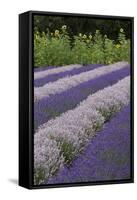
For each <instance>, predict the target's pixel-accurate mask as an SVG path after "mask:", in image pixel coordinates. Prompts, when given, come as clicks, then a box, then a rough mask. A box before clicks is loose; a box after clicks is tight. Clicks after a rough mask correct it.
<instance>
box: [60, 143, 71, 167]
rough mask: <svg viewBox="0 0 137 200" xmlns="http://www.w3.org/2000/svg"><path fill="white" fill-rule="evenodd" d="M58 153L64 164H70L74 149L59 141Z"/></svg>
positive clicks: (69, 144)
mask: <svg viewBox="0 0 137 200" xmlns="http://www.w3.org/2000/svg"><path fill="white" fill-rule="evenodd" d="M59 146H60V152H61V154H62V155H63V157H64V159H65V163H66V164H70V163H71V162H72V160H73V159H74V157H75V148H74V146H73V145H72V144H71V143H68V142H66V141H63V140H62V141H59Z"/></svg>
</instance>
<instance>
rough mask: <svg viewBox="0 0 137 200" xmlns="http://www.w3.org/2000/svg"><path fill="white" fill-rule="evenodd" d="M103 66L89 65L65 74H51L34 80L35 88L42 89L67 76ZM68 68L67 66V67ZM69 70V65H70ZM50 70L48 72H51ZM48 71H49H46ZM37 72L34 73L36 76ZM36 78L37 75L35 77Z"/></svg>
mask: <svg viewBox="0 0 137 200" xmlns="http://www.w3.org/2000/svg"><path fill="white" fill-rule="evenodd" d="M101 66H104V64H89V65H83V66H82V67H79V68H73V69H72V70H67V71H63V72H59V73H55V74H49V75H46V76H44V77H42V78H38V79H35V80H34V87H41V86H43V85H45V84H47V83H49V82H54V81H57V80H58V79H60V78H64V77H67V76H73V75H76V74H80V73H82V72H86V71H90V70H93V69H97V68H99V67H101ZM52 68H53V66H50V67H49V69H50V70H52ZM66 68H67V66H66ZM68 68H69V65H68ZM49 69H48V70H49ZM39 70H41V71H42V70H44V69H43V68H40V69H39ZM45 70H47V69H45ZM35 73H37V72H34V74H35ZM34 76H35V75H34Z"/></svg>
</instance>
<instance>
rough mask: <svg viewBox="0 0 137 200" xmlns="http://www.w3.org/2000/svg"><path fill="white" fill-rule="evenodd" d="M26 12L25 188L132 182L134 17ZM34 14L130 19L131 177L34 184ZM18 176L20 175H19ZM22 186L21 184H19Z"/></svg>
mask: <svg viewBox="0 0 137 200" xmlns="http://www.w3.org/2000/svg"><path fill="white" fill-rule="evenodd" d="M23 14H28V16H29V35H28V37H29V61H28V66H29V147H28V148H29V160H28V161H27V162H28V165H29V169H28V171H29V183H28V185H27V186H23V187H26V188H27V189H46V188H61V187H77V186H91V185H92V186H94V185H108V184H109V185H110V184H123V183H134V17H129V16H127V17H126V16H114V15H94V14H80V13H62V12H46V11H27V12H25V13H21V14H19V16H20V15H23ZM34 15H54V16H57V15H60V16H77V17H90V18H91V17H92V18H97V19H99V18H104V19H122V20H130V21H131V121H130V124H131V163H130V166H131V168H130V169H131V177H130V178H129V179H122V180H109V181H94V182H76V183H62V184H47V185H46V184H45V185H34V184H33V175H34V171H33V169H34V162H33V148H34V145H33V144H34V143H33V141H34V140H33V125H34V121H33V107H34V105H33V99H34V86H33V81H34V80H33V78H34V77H33V16H34ZM19 178H20V176H19ZM19 185H20V186H22V185H21V184H19Z"/></svg>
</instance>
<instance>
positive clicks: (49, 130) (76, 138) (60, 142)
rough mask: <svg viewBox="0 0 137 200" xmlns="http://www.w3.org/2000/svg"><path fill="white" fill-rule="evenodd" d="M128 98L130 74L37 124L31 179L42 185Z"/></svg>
mask: <svg viewBox="0 0 137 200" xmlns="http://www.w3.org/2000/svg"><path fill="white" fill-rule="evenodd" d="M129 101H130V77H129V76H128V77H126V78H124V79H122V80H120V81H119V82H118V83H116V84H115V85H113V86H109V87H106V88H104V89H103V90H100V91H98V92H96V93H95V94H93V95H89V96H88V98H87V99H86V100H84V101H83V102H81V103H80V104H79V105H78V106H77V107H76V108H75V109H73V110H69V111H67V112H65V113H63V114H62V115H60V116H59V117H57V118H56V119H52V120H50V121H48V122H47V123H45V124H43V125H42V126H40V127H39V128H38V130H37V132H36V133H35V135H34V168H35V173H34V174H35V175H34V182H35V184H41V183H42V182H43V181H44V180H45V181H46V180H47V179H48V178H49V177H50V176H52V175H53V174H54V173H55V172H56V171H57V170H58V169H59V168H61V166H62V165H63V163H69V162H71V161H72V160H73V158H74V156H76V155H78V153H79V152H80V151H81V150H82V149H83V147H84V146H85V145H86V143H87V141H88V140H89V139H91V138H92V137H93V136H94V135H95V134H96V132H97V131H98V130H100V129H101V128H102V127H103V124H104V122H105V121H106V120H108V119H109V118H110V117H112V116H113V115H114V114H115V113H116V112H118V111H119V110H121V108H122V107H124V106H125V105H127V104H128V103H129Z"/></svg>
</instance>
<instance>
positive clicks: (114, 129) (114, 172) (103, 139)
mask: <svg viewBox="0 0 137 200" xmlns="http://www.w3.org/2000/svg"><path fill="white" fill-rule="evenodd" d="M129 178H130V105H128V106H126V107H125V108H124V109H123V110H122V111H121V112H119V113H118V114H117V115H116V116H115V117H114V118H113V119H112V120H111V121H110V122H109V123H106V125H105V127H104V129H103V130H102V131H100V132H99V133H98V135H97V136H96V137H95V138H94V139H92V140H91V141H90V142H89V144H88V145H87V148H86V149H85V151H84V152H83V153H82V154H81V155H80V156H79V157H78V158H77V159H76V160H75V161H74V162H73V163H72V164H71V166H70V167H68V166H64V168H63V169H62V170H60V172H59V173H58V175H56V176H54V177H52V178H51V179H50V180H49V181H48V184H56V183H72V182H87V181H89V182H92V181H104V180H119V179H129Z"/></svg>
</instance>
